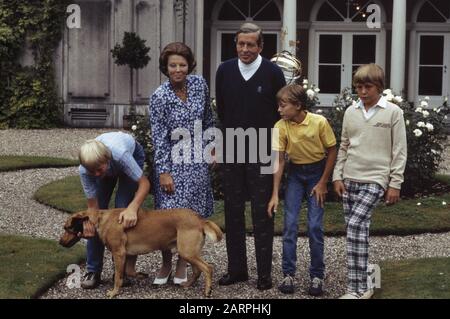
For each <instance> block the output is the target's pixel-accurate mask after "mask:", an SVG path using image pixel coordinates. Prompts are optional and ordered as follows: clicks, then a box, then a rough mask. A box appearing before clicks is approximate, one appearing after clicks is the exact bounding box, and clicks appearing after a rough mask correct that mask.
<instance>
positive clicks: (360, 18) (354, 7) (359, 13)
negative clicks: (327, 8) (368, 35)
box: [350, 1, 374, 22]
mask: <svg viewBox="0 0 450 319" xmlns="http://www.w3.org/2000/svg"><path fill="white" fill-rule="evenodd" d="M371 4H374V2H373V1H371V2H369V3H367V6H366V3H365V1H364V2H362V3H358V2H356V1H355V2H353V3H352V4H351V5H350V18H353V19H352V21H353V22H366V21H367V18H368V17H369V16H370V15H371V14H372V13H373V11H369V12H367V7H368V6H370V5H371ZM363 5H364V7H363ZM358 8H359V9H358Z"/></svg>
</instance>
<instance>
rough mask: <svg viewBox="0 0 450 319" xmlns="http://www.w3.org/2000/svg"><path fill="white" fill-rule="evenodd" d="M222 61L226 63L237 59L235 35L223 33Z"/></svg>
mask: <svg viewBox="0 0 450 319" xmlns="http://www.w3.org/2000/svg"><path fill="white" fill-rule="evenodd" d="M221 42H222V52H221V59H222V60H221V61H222V62H223V61H226V60H229V59H232V58H235V57H237V53H236V43H235V42H234V33H222V41H221Z"/></svg>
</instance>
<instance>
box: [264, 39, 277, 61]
mask: <svg viewBox="0 0 450 319" xmlns="http://www.w3.org/2000/svg"><path fill="white" fill-rule="evenodd" d="M275 53H277V35H276V34H267V33H266V34H264V46H263V50H262V52H261V55H262V56H263V57H265V58H266V59H269V60H270V59H271V58H272V57H273V55H274V54H275Z"/></svg>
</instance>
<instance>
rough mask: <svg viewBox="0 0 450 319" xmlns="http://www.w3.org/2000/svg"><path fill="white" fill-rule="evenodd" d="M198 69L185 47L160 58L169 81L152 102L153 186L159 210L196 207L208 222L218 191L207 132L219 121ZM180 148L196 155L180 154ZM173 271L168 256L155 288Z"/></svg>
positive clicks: (178, 279)
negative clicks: (214, 188)
mask: <svg viewBox="0 0 450 319" xmlns="http://www.w3.org/2000/svg"><path fill="white" fill-rule="evenodd" d="M195 65H196V63H195V59H194V56H193V54H192V51H191V49H190V48H189V47H188V46H186V45H185V44H183V43H180V42H174V43H170V44H168V45H167V46H166V47H165V48H164V50H163V51H162V53H161V56H160V58H159V69H160V70H161V72H162V73H163V74H164V75H165V76H167V77H168V78H169V79H168V80H167V81H166V82H164V83H163V84H162V85H161V86H160V87H159V88H157V89H156V91H155V92H154V93H153V94H152V95H151V98H150V106H149V109H150V126H151V133H152V141H153V146H154V151H155V152H154V174H155V175H154V178H153V184H152V186H153V189H154V196H155V197H154V201H155V208H156V209H170V208H190V209H192V210H193V211H195V212H197V213H198V214H199V215H200V216H202V217H204V218H207V217H209V216H210V215H211V214H212V213H213V192H212V188H211V182H210V174H209V170H208V163H206V162H205V160H204V159H203V149H204V147H205V146H206V145H207V143H208V141H205V140H203V132H204V131H205V130H207V129H208V128H211V127H214V120H213V115H212V110H211V107H210V100H209V91H208V86H207V84H206V81H205V79H204V78H203V77H201V76H198V75H189V74H190V73H191V72H192V70H193V69H194V68H195ZM194 133H195V134H194ZM180 136H183V137H182V138H180ZM184 143H187V144H184ZM182 146H185V147H182ZM179 149H184V150H189V153H190V154H184V153H180V151H176V152H175V151H174V150H179ZM172 153H174V154H172ZM173 155H177V156H173ZM180 159H181V160H180ZM171 272H172V254H171V252H170V251H163V266H162V268H161V269H160V271H159V274H158V275H157V276H156V278H155V280H154V282H153V283H154V284H155V285H163V284H166V283H167V281H168V279H169V278H170V274H171ZM185 281H187V272H186V262H185V261H184V260H182V259H181V258H179V259H178V263H177V269H176V272H175V276H174V283H175V284H181V283H183V282H185Z"/></svg>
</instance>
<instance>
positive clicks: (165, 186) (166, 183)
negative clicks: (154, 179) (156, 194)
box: [159, 173, 175, 194]
mask: <svg viewBox="0 0 450 319" xmlns="http://www.w3.org/2000/svg"><path fill="white" fill-rule="evenodd" d="M159 185H160V186H161V189H162V191H163V192H166V193H169V194H172V193H173V192H175V184H174V182H173V178H172V175H170V174H169V173H162V174H160V175H159Z"/></svg>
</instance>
